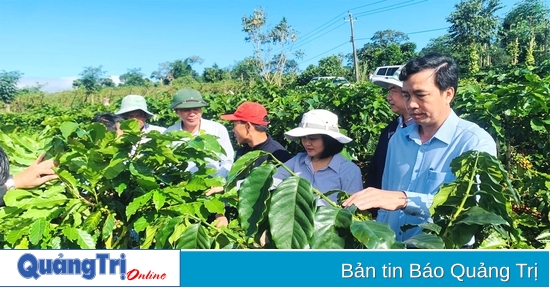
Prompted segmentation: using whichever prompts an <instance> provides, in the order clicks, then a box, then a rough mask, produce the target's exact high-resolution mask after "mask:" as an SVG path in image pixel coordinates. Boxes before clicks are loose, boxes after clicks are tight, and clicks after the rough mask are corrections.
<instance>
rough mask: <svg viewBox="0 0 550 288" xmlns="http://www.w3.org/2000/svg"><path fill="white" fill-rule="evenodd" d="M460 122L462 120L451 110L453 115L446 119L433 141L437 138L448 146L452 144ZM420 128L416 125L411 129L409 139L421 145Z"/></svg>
mask: <svg viewBox="0 0 550 288" xmlns="http://www.w3.org/2000/svg"><path fill="white" fill-rule="evenodd" d="M459 120H460V118H458V116H457V115H456V113H455V112H454V111H453V110H451V113H449V116H448V117H447V119H445V122H443V124H442V125H441V126H440V127H439V129H437V132H435V135H434V136H433V137H432V139H434V138H436V139H438V140H439V141H441V142H443V143H445V144H447V145H449V144H451V141H452V140H453V137H454V135H455V132H456V127H457V125H458V121H459ZM419 128H420V126H419V125H416V126H414V128H413V129H410V130H409V132H407V137H408V138H409V139H410V140H413V141H415V142H417V143H421V140H420V132H419V131H418V129H419ZM432 139H430V140H429V141H428V142H427V143H429V142H431V141H432Z"/></svg>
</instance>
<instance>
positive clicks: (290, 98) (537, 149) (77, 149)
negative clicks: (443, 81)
mask: <svg viewBox="0 0 550 288" xmlns="http://www.w3.org/2000/svg"><path fill="white" fill-rule="evenodd" d="M548 67H549V65H548V64H547V63H544V65H540V66H539V67H536V68H534V69H516V70H513V71H510V72H509V73H500V74H497V73H489V74H480V75H479V76H478V79H477V80H476V79H470V80H467V81H465V82H464V83H463V85H462V87H463V88H461V89H459V93H458V95H457V97H456V99H455V102H454V104H453V105H454V108H455V110H456V111H457V112H458V113H459V115H461V116H462V117H465V118H468V119H470V120H472V121H474V122H477V123H479V124H480V126H482V127H483V128H485V129H487V131H489V132H490V133H491V134H492V135H493V137H494V138H495V139H496V140H497V143H498V147H499V149H498V154H499V157H498V159H496V158H493V157H491V156H489V155H486V154H484V153H465V154H464V155H462V156H461V157H459V158H457V159H455V161H453V164H452V169H453V173H455V175H456V177H457V179H456V181H454V182H452V183H449V184H448V185H445V186H443V187H442V188H441V190H440V193H439V194H438V197H437V199H436V200H437V201H434V205H433V206H432V207H431V212H432V214H433V215H434V219H440V220H437V221H436V222H435V223H434V224H430V225H424V226H423V228H424V230H425V233H423V234H421V235H419V236H418V237H415V238H413V239H410V240H408V241H407V242H406V243H397V242H395V240H394V235H393V232H392V231H391V230H389V227H387V226H385V225H382V224H379V223H376V222H374V221H371V220H368V217H366V216H364V215H361V214H356V213H355V211H354V210H353V209H343V208H341V207H340V205H339V203H334V205H333V206H329V207H320V208H317V207H315V206H314V204H313V203H314V201H313V199H314V197H316V196H317V197H323V196H321V195H320V193H319V192H318V191H316V190H315V189H313V188H312V187H311V185H310V184H309V183H307V181H304V180H302V179H300V178H298V177H290V178H288V179H287V180H285V181H284V182H283V183H282V184H281V185H279V186H278V187H277V188H276V189H275V190H274V191H272V192H271V193H270V192H268V191H269V190H270V188H271V186H272V181H271V176H272V175H273V173H275V170H276V169H284V168H281V163H275V162H272V163H268V164H266V165H263V166H260V167H258V168H255V169H252V170H250V169H249V168H248V167H250V165H249V163H252V162H254V161H255V159H256V158H257V157H261V156H262V155H260V154H258V153H256V154H255V153H249V154H247V155H246V157H243V158H241V159H240V160H239V161H237V162H236V163H235V164H234V167H233V169H232V171H231V172H230V175H229V177H228V179H227V181H226V182H225V181H223V180H222V179H215V178H212V177H210V176H209V175H210V174H211V172H212V171H209V170H208V169H206V168H205V166H204V158H205V157H207V156H208V155H210V156H211V157H215V156H214V154H213V152H214V151H218V149H219V147H217V146H218V145H217V142H216V141H215V139H214V138H212V137H210V136H208V135H201V136H197V137H192V136H190V135H183V134H181V135H160V134H158V133H155V134H150V135H148V136H147V138H149V140H148V141H141V140H142V138H141V137H142V136H140V135H138V132H137V131H136V130H135V129H136V127H135V126H134V125H135V123H134V122H132V121H128V122H125V123H124V124H123V127H124V129H125V134H124V135H123V136H122V137H119V138H117V137H116V136H115V135H114V133H111V132H106V131H105V128H104V127H103V126H101V125H99V124H91V123H89V121H90V119H91V116H92V115H94V114H95V113H97V112H98V111H114V110H116V109H117V107H116V106H117V105H115V107H112V106H102V105H95V106H86V107H79V109H71V108H66V107H63V106H61V105H43V106H40V107H37V109H32V110H30V109H29V110H27V111H26V112H22V113H7V114H2V115H0V118H1V120H0V121H2V123H6V125H4V126H3V128H2V129H3V131H4V133H0V135H2V136H1V137H0V145H2V146H3V147H6V148H5V149H6V151H7V153H8V155H10V161H11V163H12V169H13V170H14V172H16V171H17V170H18V169H21V168H22V167H24V166H25V165H28V164H30V163H31V162H32V160H34V158H35V156H37V154H38V153H39V152H40V151H48V155H49V157H53V158H55V159H56V160H57V161H58V162H59V167H58V173H59V175H60V176H61V180H60V181H59V182H53V183H50V184H47V185H45V186H44V187H41V188H39V189H35V190H28V191H24V190H15V191H10V193H9V194H8V195H7V196H6V197H5V200H6V204H7V207H5V208H2V209H0V219H1V221H2V223H3V224H5V225H2V228H1V229H2V231H1V233H0V234H1V235H4V236H3V238H1V239H0V241H1V242H2V245H4V246H5V247H32V248H34V247H36V248H40V247H41V248H49V247H88V248H89V247H96V248H101V247H106V248H109V247H112V248H126V247H138V246H139V247H141V248H153V247H155V248H230V247H231V248H260V247H264V248H275V247H276V248H303V247H306V246H307V245H309V247H312V248H360V247H362V248H384V247H385V248H403V247H405V246H406V245H415V246H417V247H425V248H443V247H445V248H457V247H459V246H461V245H463V244H464V243H465V241H466V240H468V239H470V237H471V236H473V235H475V236H476V240H477V244H476V245H478V246H479V247H484V248H528V247H534V248H541V247H544V244H545V243H547V241H548V239H549V238H548V237H549V236H550V233H549V230H548V229H549V226H550V224H549V219H548V217H549V216H548V214H549V209H550V207H548V203H549V202H548V200H549V199H548V195H550V194H549V189H550V176H549V172H550V171H548V169H549V167H548V158H547V157H548V156H547V155H548V153H545V151H548V147H547V144H548V143H549V141H548V140H549V134H548V125H549V124H550V123H548V107H547V104H546V103H547V102H548V101H547V99H548V98H549V95H548V87H549V83H550V79H549V77H550V69H548ZM176 88H177V87H173V89H174V90H175V89H176ZM204 94H205V98H206V99H207V101H208V102H209V103H210V106H209V107H208V109H207V110H206V111H205V112H206V113H205V115H204V116H205V117H206V118H211V119H218V117H219V115H221V114H224V113H228V112H232V111H233V110H234V109H235V108H236V107H237V106H238V104H240V103H241V102H243V101H245V100H249V101H250V100H253V101H259V102H261V103H263V104H264V105H266V107H267V108H268V110H269V112H270V118H271V120H272V122H271V125H270V133H271V134H272V135H273V137H274V138H276V139H278V140H280V141H281V143H283V144H284V145H286V146H287V147H288V149H289V150H290V151H291V152H293V153H295V152H297V151H299V149H300V147H299V145H298V144H297V143H290V142H288V141H286V140H284V139H283V137H282V133H283V132H284V131H287V130H288V129H290V128H293V127H295V125H296V124H297V123H298V122H299V120H300V117H301V115H302V114H303V113H304V112H305V111H308V110H310V109H313V108H325V109H329V110H332V111H335V112H336V113H337V114H338V115H339V116H340V123H341V126H342V128H343V129H344V130H346V133H347V134H349V135H350V136H351V137H352V138H354V139H355V140H356V141H354V143H353V145H350V147H349V150H348V151H349V152H350V156H351V157H354V158H355V159H356V161H358V162H360V163H368V159H369V157H370V155H371V154H372V146H373V144H375V143H376V137H375V136H377V135H378V133H379V132H380V130H381V128H382V127H383V126H384V125H385V123H386V122H387V121H388V120H390V119H391V118H392V117H394V115H392V114H391V111H390V110H389V107H388V106H387V103H386V102H385V100H384V99H383V98H382V97H381V96H380V95H382V91H381V90H380V89H379V88H377V87H376V86H374V85H372V84H370V83H365V84H360V85H355V86H341V87H337V86H334V85H333V84H330V83H317V84H310V85H307V86H305V87H299V88H296V89H288V88H286V89H282V88H279V87H277V86H271V85H257V86H254V87H252V88H250V89H247V90H243V91H242V92H241V93H237V94H235V95H230V94H214V93H204ZM120 96H122V95H120ZM146 97H147V99H148V102H149V103H150V106H151V107H150V108H151V110H152V111H154V112H155V113H156V114H157V117H156V118H155V119H153V121H154V123H156V124H160V125H164V126H167V125H169V124H171V123H173V122H174V121H176V119H177V117H176V115H175V114H174V113H173V112H172V111H169V110H168V109H167V106H168V103H169V100H170V97H171V92H170V91H162V90H161V91H156V92H154V91H153V92H152V93H150V94H147V95H146ZM117 98H118V97H117ZM115 102H116V103H117V104H118V101H115ZM226 124H227V125H229V123H226ZM182 133H183V132H182ZM184 134H185V133H184ZM182 137H187V138H189V141H188V142H184V143H179V142H177V143H179V144H180V145H173V144H171V143H173V141H175V140H178V139H181V138H182ZM189 161H192V162H196V163H197V164H198V166H199V170H200V171H199V172H197V173H194V174H191V173H188V172H185V170H186V167H187V165H188V162H189ZM501 163H502V164H501ZM476 175H479V177H480V179H481V183H482V185H480V186H478V185H475V181H473V180H472V179H474V178H475V176H476ZM240 180H242V183H241V182H240ZM237 183H239V184H240V188H239V189H236V188H235V187H236V185H237ZM60 184H61V185H60ZM217 185H224V187H225V190H224V191H225V193H223V194H219V195H218V194H217V195H215V196H206V195H205V192H206V191H208V190H209V189H210V187H211V186H217ZM336 192H338V191H336ZM478 195H481V196H482V198H481V199H485V200H483V201H479V202H477V201H475V199H476V197H477V196H478ZM341 196H342V197H345V195H341ZM236 200H238V201H236ZM289 201H290V202H289ZM293 201H294V202H293ZM224 203H225V204H226V205H229V206H232V207H234V208H235V209H236V210H237V211H238V212H239V213H238V215H239V216H238V217H237V218H234V219H233V220H232V221H231V222H230V225H229V226H228V227H227V228H216V227H215V225H214V224H215V223H212V219H209V218H211V216H212V214H215V213H219V212H221V211H222V210H223V209H224ZM283 204H284V205H283Z"/></svg>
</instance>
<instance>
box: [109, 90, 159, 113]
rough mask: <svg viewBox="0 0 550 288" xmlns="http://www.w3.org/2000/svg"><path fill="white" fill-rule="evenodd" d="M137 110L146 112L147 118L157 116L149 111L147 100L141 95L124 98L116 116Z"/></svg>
mask: <svg viewBox="0 0 550 288" xmlns="http://www.w3.org/2000/svg"><path fill="white" fill-rule="evenodd" d="M135 110H141V111H143V112H145V114H147V118H151V117H153V116H155V115H154V114H153V113H151V112H149V110H147V102H145V98H143V96H140V95H127V96H126V97H124V98H122V102H121V103H120V110H118V111H117V112H116V113H115V114H117V115H120V114H124V113H128V112H130V111H135Z"/></svg>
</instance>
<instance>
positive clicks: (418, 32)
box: [405, 27, 449, 35]
mask: <svg viewBox="0 0 550 288" xmlns="http://www.w3.org/2000/svg"><path fill="white" fill-rule="evenodd" d="M447 29H449V27H444V28H437V29H430V30H422V31H416V32H410V33H405V34H407V35H411V34H420V33H427V32H432V31H439V30H447Z"/></svg>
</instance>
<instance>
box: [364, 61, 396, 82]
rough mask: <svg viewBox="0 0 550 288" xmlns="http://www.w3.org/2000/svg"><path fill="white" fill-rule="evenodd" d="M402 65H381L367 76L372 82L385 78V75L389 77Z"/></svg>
mask: <svg viewBox="0 0 550 288" xmlns="http://www.w3.org/2000/svg"><path fill="white" fill-rule="evenodd" d="M401 67H403V65H392V66H381V67H378V68H376V70H375V71H374V74H372V75H370V76H369V80H370V81H372V82H374V81H376V80H379V79H386V77H391V76H393V74H395V72H396V71H397V70H399V68H401Z"/></svg>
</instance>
